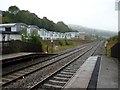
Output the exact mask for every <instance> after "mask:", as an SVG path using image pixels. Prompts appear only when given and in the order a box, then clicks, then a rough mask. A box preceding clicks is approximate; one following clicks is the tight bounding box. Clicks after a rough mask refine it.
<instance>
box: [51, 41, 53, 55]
mask: <svg viewBox="0 0 120 90" xmlns="http://www.w3.org/2000/svg"><path fill="white" fill-rule="evenodd" d="M51 45H52V46H51V53H53V39H51Z"/></svg>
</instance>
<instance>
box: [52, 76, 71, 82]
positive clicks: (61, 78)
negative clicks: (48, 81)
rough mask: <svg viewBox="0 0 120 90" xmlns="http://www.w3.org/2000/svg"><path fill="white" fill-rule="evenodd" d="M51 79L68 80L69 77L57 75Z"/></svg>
mask: <svg viewBox="0 0 120 90" xmlns="http://www.w3.org/2000/svg"><path fill="white" fill-rule="evenodd" d="M53 79H55V80H58V81H68V80H69V78H66V77H58V76H54V77H53Z"/></svg>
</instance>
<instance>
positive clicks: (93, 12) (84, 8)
mask: <svg viewBox="0 0 120 90" xmlns="http://www.w3.org/2000/svg"><path fill="white" fill-rule="evenodd" d="M11 5H16V6H17V7H19V8H20V9H21V10H29V11H30V12H32V13H35V14H37V15H38V16H39V17H40V18H43V17H44V16H45V17H47V18H48V19H50V20H53V21H54V22H58V21H63V22H65V23H66V24H75V25H82V26H86V27H90V28H96V29H103V30H110V31H117V30H118V12H117V11H116V10H115V0H1V1H0V10H4V11H6V10H8V7H9V6H11Z"/></svg>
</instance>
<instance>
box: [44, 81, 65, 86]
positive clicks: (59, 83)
mask: <svg viewBox="0 0 120 90" xmlns="http://www.w3.org/2000/svg"><path fill="white" fill-rule="evenodd" d="M46 83H47V84H52V85H60V86H64V85H65V83H64V82H62V81H57V82H56V80H54V81H48V82H46Z"/></svg>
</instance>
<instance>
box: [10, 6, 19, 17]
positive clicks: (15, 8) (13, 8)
mask: <svg viewBox="0 0 120 90" xmlns="http://www.w3.org/2000/svg"><path fill="white" fill-rule="evenodd" d="M8 11H9V13H11V14H14V15H15V14H17V13H18V12H19V11H20V9H19V8H18V7H17V6H10V7H9V8H8Z"/></svg>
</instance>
